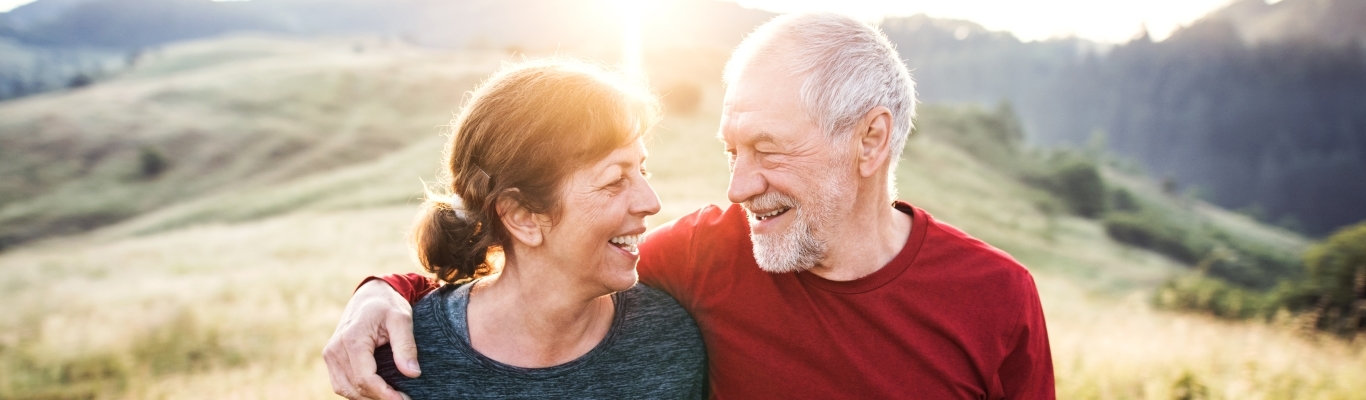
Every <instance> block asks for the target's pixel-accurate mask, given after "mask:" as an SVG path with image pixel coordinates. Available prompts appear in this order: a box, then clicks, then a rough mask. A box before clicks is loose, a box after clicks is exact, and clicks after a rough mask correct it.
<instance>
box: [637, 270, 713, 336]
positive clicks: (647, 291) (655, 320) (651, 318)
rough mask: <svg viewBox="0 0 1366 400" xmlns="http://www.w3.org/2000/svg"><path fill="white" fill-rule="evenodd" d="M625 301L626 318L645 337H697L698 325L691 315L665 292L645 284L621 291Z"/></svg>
mask: <svg viewBox="0 0 1366 400" xmlns="http://www.w3.org/2000/svg"><path fill="white" fill-rule="evenodd" d="M621 296H622V299H621V300H622V301H623V302H624V303H626V304H625V307H624V309H625V314H626V315H625V319H626V321H625V322H626V323H627V324H628V325H630V326H631V327H632V328H634V329H632V330H633V331H636V332H638V333H643V334H645V335H648V336H655V335H659V334H668V336H679V335H680V334H681V336H683V337H684V338H686V337H690V336H697V337H700V335H698V334H697V324H696V323H695V322H694V321H693V319H692V316H691V315H688V312H687V311H686V310H684V309H683V306H680V305H679V304H678V301H677V300H674V298H673V297H671V296H669V294H668V293H664V291H662V290H659V289H655V288H653V287H650V286H647V285H645V284H641V283H638V284H636V285H635V286H633V287H631V288H630V289H627V290H625V291H622V292H621Z"/></svg>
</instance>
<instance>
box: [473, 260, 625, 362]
mask: <svg viewBox="0 0 1366 400" xmlns="http://www.w3.org/2000/svg"><path fill="white" fill-rule="evenodd" d="M528 264H530V263H524V264H522V265H515V264H513V263H512V262H511V260H509V263H508V265H506V266H504V268H503V271H502V272H501V273H499V274H497V275H493V276H489V277H487V278H484V279H482V280H480V281H479V282H478V283H476V284H475V286H474V287H472V288H471V290H470V298H469V307H468V311H467V321H468V323H469V333H470V344H471V345H472V346H474V349H475V350H476V351H478V352H479V353H480V354H483V355H484V356H486V357H489V358H492V359H494V360H497V361H499V362H502V363H504V364H509V365H514V366H518V367H524V368H544V367H550V366H555V365H560V364H564V363H566V362H569V361H573V360H574V359H577V358H579V357H582V356H583V355H584V354H587V353H588V352H589V351H590V350H592V349H593V347H595V346H597V345H598V343H599V342H602V339H603V338H605V337H607V332H608V330H610V329H611V326H612V317H613V315H614V312H615V310H614V308H615V307H614V305H613V304H612V298H611V296H610V292H600V293H593V292H588V291H585V290H584V289H583V288H581V287H579V286H580V285H575V284H573V283H571V282H568V281H565V280H563V279H558V278H561V277H554V276H544V275H546V274H545V273H541V272H542V271H551V269H549V268H536V266H535V265H528Z"/></svg>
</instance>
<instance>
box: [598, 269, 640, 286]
mask: <svg viewBox="0 0 1366 400" xmlns="http://www.w3.org/2000/svg"><path fill="white" fill-rule="evenodd" d="M638 280H640V276H639V275H638V274H636V269H635V268H631V271H630V272H622V273H619V274H615V275H613V276H612V277H610V278H608V279H606V280H605V282H603V284H604V285H605V286H607V288H608V289H611V290H612V292H620V291H623V290H626V289H630V288H631V287H632V286H635V285H636V281H638Z"/></svg>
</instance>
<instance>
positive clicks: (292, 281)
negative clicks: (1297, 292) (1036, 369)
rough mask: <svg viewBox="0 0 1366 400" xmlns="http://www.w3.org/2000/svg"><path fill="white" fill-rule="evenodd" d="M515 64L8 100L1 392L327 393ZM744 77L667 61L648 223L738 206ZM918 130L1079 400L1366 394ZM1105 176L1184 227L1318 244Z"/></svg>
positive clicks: (947, 203)
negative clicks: (474, 125) (731, 78)
mask: <svg viewBox="0 0 1366 400" xmlns="http://www.w3.org/2000/svg"><path fill="white" fill-rule="evenodd" d="M357 43H362V45H361V46H357ZM360 47H363V48H364V50H363V51H359V52H358V51H357V49H358V48H360ZM505 58H510V57H509V56H507V55H506V54H502V53H468V52H466V53H438V52H430V51H423V50H417V49H411V48H405V47H402V46H398V45H396V44H388V45H385V44H383V43H380V42H374V41H368V42H367V41H365V40H364V39H354V40H334V41H316V42H312V41H311V42H300V41H287V40H279V39H271V38H265V37H235V38H226V39H218V40H210V41H203V42H194V43H187V44H182V45H177V46H172V47H168V48H167V49H165V50H163V51H162V52H161V53H160V54H157V55H155V56H152V58H151V60H150V61H148V62H147V63H146V64H144V65H142V66H140V67H139V68H138V69H137V70H135V71H134V72H131V73H129V74H127V75H124V76H121V77H118V78H116V79H113V80H110V81H106V82H100V83H98V84H96V85H94V86H91V87H89V88H86V89H82V90H77V91H72V92H65V93H51V94H46V95H42V96H37V97H33V98H28V99H23V100H19V101H14V102H7V103H0V160H3V161H0V185H3V186H0V188H3V190H0V193H5V196H6V197H4V198H3V199H0V232H3V233H4V234H6V235H10V236H9V237H12V238H19V239H29V238H46V239H42V240H36V241H29V242H26V243H24V244H21V245H17V246H14V247H11V248H9V249H7V250H5V252H3V253H0V304H5V305H6V310H7V311H8V312H5V313H0V398H47V399H56V398H92V397H93V398H138V399H142V398H267V397H269V398H332V397H333V395H332V394H331V390H330V388H329V385H328V381H327V379H326V368H325V367H324V366H323V365H322V362H321V358H320V356H319V354H320V352H321V348H322V346H323V344H324V343H325V342H326V340H327V338H328V336H329V335H330V334H331V332H332V329H333V327H334V326H335V323H336V319H337V317H338V315H339V313H340V311H341V308H342V307H343V306H344V304H345V301H346V299H347V298H348V297H349V295H350V291H351V289H352V288H353V287H354V285H355V284H356V282H358V280H359V279H360V278H361V277H363V276H366V275H370V274H379V273H388V272H397V271H416V270H417V267H416V264H415V263H414V262H413V261H412V260H411V259H410V256H409V255H408V249H407V248H406V245H405V243H404V237H405V233H406V228H407V224H408V222H409V221H410V219H411V217H412V215H413V213H414V212H415V210H416V209H415V206H416V203H417V202H416V201H415V199H416V198H417V197H418V195H419V194H420V192H421V183H420V179H427V180H429V181H430V180H431V177H432V176H433V175H434V174H433V172H434V171H435V170H436V169H437V168H438V165H437V160H438V159H439V155H440V143H441V142H442V138H441V137H440V135H439V134H440V133H441V132H442V129H441V128H440V126H441V125H443V124H445V123H447V122H448V121H449V119H450V116H451V113H452V112H453V111H454V110H455V109H456V108H457V107H458V103H459V101H460V98H461V96H462V93H463V92H465V91H466V90H469V89H470V88H472V86H473V85H474V84H475V83H476V82H477V81H478V80H480V79H482V78H483V77H484V76H486V75H487V74H488V73H489V72H491V71H492V70H494V69H495V68H497V66H498V65H499V62H500V61H501V60H503V59H505ZM723 60H724V53H715V54H713V53H698V54H686V55H674V56H669V55H667V54H664V55H654V57H652V58H651V59H650V62H651V76H652V77H654V79H655V82H656V83H665V84H664V85H662V86H669V87H674V86H676V85H674V84H675V83H681V84H683V86H678V87H692V88H693V89H696V90H697V91H698V92H699V93H700V94H701V96H700V97H701V100H700V104H698V105H696V106H697V110H698V111H696V112H693V113H688V112H683V111H680V110H685V109H686V107H678V106H676V107H673V108H672V109H673V110H675V111H674V112H672V113H671V114H670V115H669V116H667V117H666V119H665V120H664V121H663V122H662V123H661V125H660V127H659V128H658V129H657V131H656V134H655V135H654V136H653V137H652V138H651V142H650V151H651V161H650V162H651V169H652V170H653V171H654V173H655V175H654V178H652V183H653V184H654V186H655V188H656V190H657V191H658V192H659V194H660V197H661V199H662V201H663V202H664V210H663V211H662V212H661V213H660V215H659V216H657V217H655V218H653V219H651V221H650V223H651V224H652V225H657V224H659V223H662V222H664V221H667V220H669V219H671V218H674V217H676V216H679V215H682V214H684V213H687V212H689V211H691V210H692V209H695V208H696V207H698V206H700V205H703V204H707V203H717V204H721V203H725V201H726V199H725V188H726V183H727V169H726V165H725V159H724V157H723V156H721V148H720V146H718V145H717V144H716V142H715V139H714V132H715V129H716V127H717V125H718V121H717V115H716V110H719V109H720V105H719V96H720V89H719V87H718V83H717V82H716V81H717V79H716V77H718V76H719V73H718V71H719V69H718V65H719V63H720V62H721V61H723ZM689 85H691V86H689ZM661 91H663V92H665V93H668V94H669V95H670V96H674V97H673V98H675V99H676V98H678V96H677V95H678V93H679V92H681V91H679V92H676V91H673V90H663V89H662V90H661ZM667 101H668V98H667V97H666V102H667ZM945 109H949V108H945ZM943 110H944V109H940V110H937V111H936V110H935V108H933V107H930V108H926V113H928V114H926V115H924V116H922V120H925V119H930V118H934V116H935V115H938V114H935V113H942V112H946V111H943ZM922 126H924V127H925V128H924V129H926V130H927V131H925V132H918V133H917V134H916V135H915V136H913V139H912V140H911V141H910V143H909V144H908V148H907V150H906V152H905V155H904V158H905V160H904V161H903V162H902V163H901V167H900V169H899V170H898V174H899V181H898V186H899V190H900V193H901V197H902V198H904V199H906V200H908V201H910V202H912V203H913V204H916V205H918V206H920V207H923V208H925V209H927V210H928V211H929V212H931V213H932V214H934V215H935V217H936V218H938V219H940V220H943V221H946V222H948V223H951V224H953V225H956V226H958V227H960V228H963V229H964V230H966V231H967V232H969V233H971V234H973V235H975V236H977V237H979V238H982V239H983V240H986V241H987V242H989V243H991V244H993V245H995V246H997V247H1000V248H1002V249H1004V250H1006V251H1008V252H1010V253H1011V254H1012V255H1014V256H1015V257H1017V258H1018V259H1019V260H1020V261H1022V262H1023V263H1024V264H1025V265H1027V266H1029V267H1030V269H1031V270H1032V271H1033V272H1034V274H1035V276H1036V279H1037V281H1038V284H1039V288H1040V295H1041V297H1042V300H1043V303H1044V308H1045V312H1046V318H1047V319H1048V325H1049V326H1048V327H1049V331H1050V338H1051V344H1052V349H1053V356H1054V364H1055V369H1056V373H1057V380H1058V391H1059V397H1060V398H1116V399H1129V398H1134V399H1138V398H1143V399H1158V398H1237V399H1245V398H1267V399H1273V398H1314V399H1319V398H1321V399H1348V398H1354V397H1357V396H1359V395H1360V393H1363V392H1366V381H1364V380H1362V379H1361V377H1363V376H1366V349H1363V345H1362V344H1361V343H1360V342H1356V343H1352V342H1348V341H1344V340H1341V339H1338V338H1335V337H1330V336H1323V335H1320V334H1316V333H1314V332H1312V331H1302V330H1298V329H1297V325H1296V324H1295V321H1293V319H1291V318H1289V317H1286V318H1281V319H1276V320H1274V321H1273V322H1270V323H1261V322H1229V321H1225V320H1219V319H1215V318H1213V317H1210V316H1205V315H1199V314H1188V313H1174V312H1167V311H1159V310H1155V309H1154V308H1153V307H1152V306H1151V303H1152V302H1151V301H1150V299H1151V298H1152V296H1153V291H1154V290H1155V288H1156V287H1157V286H1158V285H1160V284H1161V283H1162V282H1164V281H1166V280H1167V279H1169V278H1170V277H1172V276H1176V275H1179V274H1184V273H1187V272H1188V269H1189V267H1187V266H1186V265H1184V264H1182V263H1180V262H1177V261H1174V260H1172V259H1170V258H1167V257H1165V256H1162V255H1159V254H1156V253H1153V252H1150V251H1147V250H1142V249H1138V248H1134V247H1129V246H1126V245H1123V244H1120V243H1117V242H1115V241H1112V240H1111V239H1109V238H1108V237H1107V235H1106V234H1105V232H1104V228H1103V227H1102V225H1101V223H1100V222H1098V221H1097V220H1092V219H1085V218H1080V217H1073V216H1070V215H1068V214H1066V213H1062V212H1057V211H1054V209H1052V208H1049V207H1041V204H1043V203H1047V202H1048V201H1049V200H1048V199H1049V198H1050V196H1051V195H1050V194H1048V193H1046V192H1043V191H1042V190H1040V189H1037V188H1035V187H1032V186H1029V185H1026V184H1024V183H1022V182H1021V181H1020V180H1019V179H1017V178H1016V177H1014V176H1011V175H1009V174H1007V173H1005V172H1003V171H1001V169H999V168H997V167H995V166H993V165H991V164H990V163H986V162H983V161H982V160H979V159H978V158H975V157H974V156H973V155H971V153H969V152H967V151H964V150H963V149H961V148H960V147H959V146H955V145H951V144H950V142H948V141H945V140H942V139H941V138H940V136H938V135H935V134H934V132H933V131H930V130H931V129H934V126H933V124H922ZM144 148H151V149H155V152H157V153H159V154H161V156H162V157H164V161H165V168H164V170H163V171H161V172H159V173H157V174H154V175H152V176H145V174H143V173H142V171H143V170H142V165H141V164H142V161H141V160H142V158H143V156H142V154H144V150H142V149H144ZM90 154H96V155H95V156H88V155H90ZM87 160H88V161H87ZM28 171H32V172H28ZM1104 172H1105V176H1106V178H1107V180H1108V181H1110V182H1111V183H1112V184H1114V185H1119V186H1122V187H1124V188H1126V189H1128V190H1129V191H1131V192H1133V193H1134V194H1135V196H1136V197H1139V198H1140V199H1142V201H1144V202H1145V204H1150V205H1152V206H1153V207H1160V209H1161V210H1163V212H1164V213H1167V214H1170V215H1175V216H1178V217H1179V218H1181V219H1182V220H1187V221H1200V222H1201V223H1206V224H1213V225H1216V226H1219V227H1222V228H1223V229H1224V230H1227V231H1230V232H1236V233H1237V234H1238V235H1240V236H1241V237H1246V238H1247V240H1253V241H1255V242H1256V243H1260V244H1261V245H1264V246H1272V247H1277V248H1283V249H1286V250H1288V251H1296V250H1298V249H1302V248H1303V247H1304V246H1305V245H1306V241H1305V239H1303V238H1301V237H1298V236H1296V235H1294V234H1290V233H1287V232H1285V231H1282V230H1279V229H1276V228H1269V227H1266V226H1264V225H1261V224H1259V223H1257V222H1256V221H1253V220H1251V219H1249V218H1246V217H1243V216H1241V215H1237V214H1233V213H1229V212H1227V211H1224V210H1221V209H1218V208H1217V207H1213V206H1210V205H1207V204H1204V203H1201V202H1199V201H1196V200H1191V199H1187V198H1182V197H1173V196H1170V195H1166V194H1164V193H1163V192H1162V191H1161V189H1160V188H1159V185H1156V184H1154V183H1152V182H1151V181H1148V180H1146V179H1145V178H1142V177H1140V176H1134V175H1130V174H1125V173H1122V172H1119V171H1117V170H1111V169H1106V170H1105V171H1104ZM30 176H32V178H31V179H30V178H29V177H30ZM91 221H93V222H91ZM89 227H95V229H94V230H87V228H89ZM71 232H80V233H75V234H69V233H71ZM19 239H15V240H16V241H17V240H19Z"/></svg>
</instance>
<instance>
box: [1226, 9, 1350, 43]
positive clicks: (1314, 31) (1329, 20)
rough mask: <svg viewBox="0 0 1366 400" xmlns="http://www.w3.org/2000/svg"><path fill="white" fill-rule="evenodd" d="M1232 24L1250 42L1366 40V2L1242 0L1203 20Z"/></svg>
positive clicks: (1341, 41) (1338, 41) (1339, 41)
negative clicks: (1271, 0) (1269, 0)
mask: <svg viewBox="0 0 1366 400" xmlns="http://www.w3.org/2000/svg"><path fill="white" fill-rule="evenodd" d="M1213 22H1223V23H1228V24H1231V25H1232V26H1233V28H1234V30H1235V31H1236V32H1237V33H1238V36H1239V37H1240V38H1241V39H1243V40H1244V41H1245V42H1248V43H1262V42H1279V41H1297V40H1298V41H1303V40H1316V41H1323V42H1328V43H1345V42H1349V41H1352V40H1356V41H1358V42H1366V1H1361V0H1293V1H1280V2H1276V3H1275V4H1267V2H1266V1H1264V0H1239V1H1236V2H1234V3H1232V4H1229V5H1228V6H1227V7H1225V8H1223V9H1220V10H1217V11H1215V12H1213V13H1211V14H1210V15H1208V16H1206V17H1205V18H1204V19H1203V20H1202V21H1201V22H1200V23H1213Z"/></svg>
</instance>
